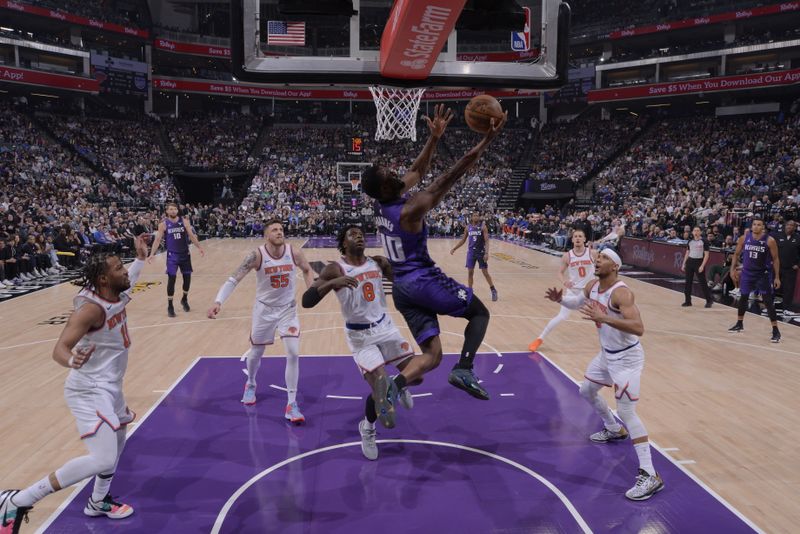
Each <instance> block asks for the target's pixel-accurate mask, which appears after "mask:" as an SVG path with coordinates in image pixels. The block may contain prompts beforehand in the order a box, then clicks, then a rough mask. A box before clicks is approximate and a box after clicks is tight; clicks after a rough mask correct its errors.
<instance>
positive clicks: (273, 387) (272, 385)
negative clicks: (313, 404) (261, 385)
mask: <svg viewBox="0 0 800 534" xmlns="http://www.w3.org/2000/svg"><path fill="white" fill-rule="evenodd" d="M269 387H271V388H272V389H278V390H280V391H289V390H288V389H286V388H282V387H280V386H276V385H275V384H270V385H269Z"/></svg>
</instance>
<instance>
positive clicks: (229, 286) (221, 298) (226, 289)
mask: <svg viewBox="0 0 800 534" xmlns="http://www.w3.org/2000/svg"><path fill="white" fill-rule="evenodd" d="M237 283H238V282H237V281H236V278H234V277H232V276H231V277H230V278H228V279H227V280H226V281H225V283H224V284H222V287H221V288H219V292H218V293H217V296H216V297H215V298H214V302H219V303H220V304H224V303H225V301H226V300H228V297H230V296H231V293H233V290H234V289H236V284H237Z"/></svg>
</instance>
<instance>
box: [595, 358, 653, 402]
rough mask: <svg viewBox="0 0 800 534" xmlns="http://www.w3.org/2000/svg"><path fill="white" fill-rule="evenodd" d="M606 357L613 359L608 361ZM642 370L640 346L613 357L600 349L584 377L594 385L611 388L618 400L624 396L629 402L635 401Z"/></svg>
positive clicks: (642, 362) (637, 397)
mask: <svg viewBox="0 0 800 534" xmlns="http://www.w3.org/2000/svg"><path fill="white" fill-rule="evenodd" d="M608 356H612V357H613V358H614V359H613V360H612V359H609V358H608ZM642 369H644V349H643V348H642V345H641V344H639V345H636V346H635V347H633V348H630V349H628V350H626V351H625V352H621V353H618V354H613V355H608V354H606V352H605V351H604V350H602V349H601V350H600V352H599V353H598V354H597V356H595V357H594V359H593V360H592V361H591V362H590V363H589V366H588V367H587V368H586V374H584V377H585V378H586V380H589V381H591V382H594V383H595V384H600V385H602V386H607V387H613V388H614V396H615V397H616V398H617V399H618V400H619V399H621V398H622V396H623V395H626V396H627V397H628V398H629V399H630V400H632V401H637V400H639V388H640V386H641V381H642Z"/></svg>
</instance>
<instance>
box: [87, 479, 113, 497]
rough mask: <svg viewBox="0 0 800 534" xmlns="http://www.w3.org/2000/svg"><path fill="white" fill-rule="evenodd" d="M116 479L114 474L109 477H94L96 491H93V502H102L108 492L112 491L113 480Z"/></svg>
mask: <svg viewBox="0 0 800 534" xmlns="http://www.w3.org/2000/svg"><path fill="white" fill-rule="evenodd" d="M113 478H114V473H111V474H109V475H97V476H95V477H94V489H93V490H92V500H93V501H94V502H100V501H102V500H103V499H105V497H106V495H108V490H109V489H111V480H112V479H113Z"/></svg>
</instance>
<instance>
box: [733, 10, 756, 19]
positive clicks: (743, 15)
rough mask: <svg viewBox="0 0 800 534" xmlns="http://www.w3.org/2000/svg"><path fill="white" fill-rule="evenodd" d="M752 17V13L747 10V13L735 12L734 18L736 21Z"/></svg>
mask: <svg viewBox="0 0 800 534" xmlns="http://www.w3.org/2000/svg"><path fill="white" fill-rule="evenodd" d="M752 16H753V12H752V11H749V10H748V11H737V12H736V18H737V19H746V18H748V17H752Z"/></svg>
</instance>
